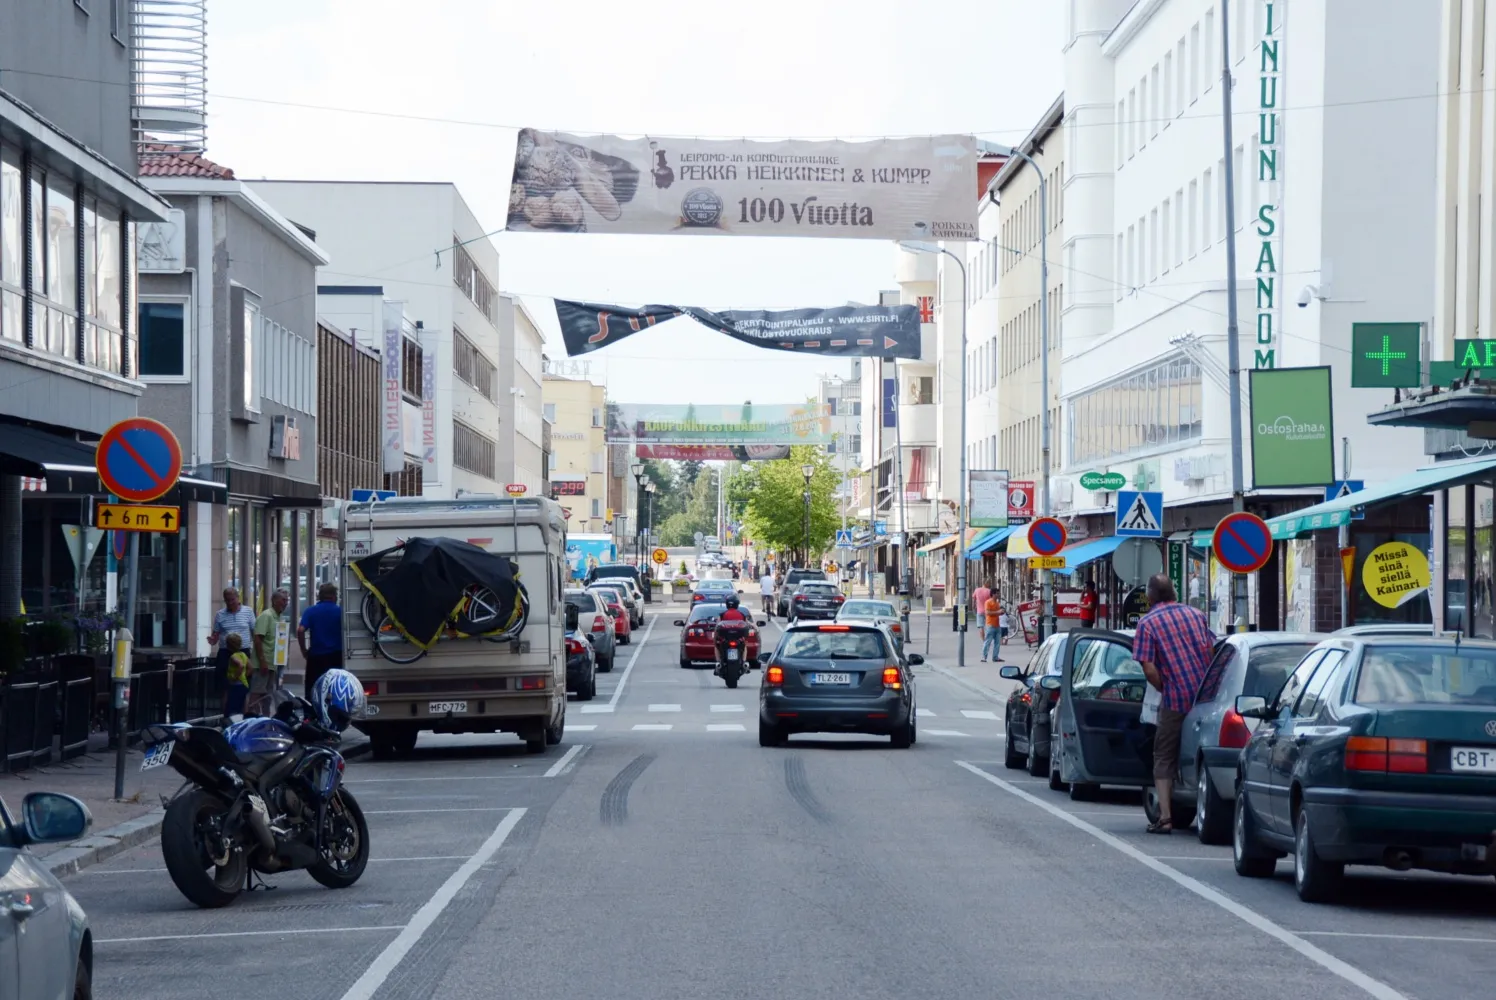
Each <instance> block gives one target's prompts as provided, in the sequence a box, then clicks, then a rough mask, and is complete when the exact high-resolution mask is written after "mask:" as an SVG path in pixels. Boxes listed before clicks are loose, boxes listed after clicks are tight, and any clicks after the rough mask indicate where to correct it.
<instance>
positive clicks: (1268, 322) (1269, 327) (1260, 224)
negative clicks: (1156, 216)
mask: <svg viewBox="0 0 1496 1000" xmlns="http://www.w3.org/2000/svg"><path fill="white" fill-rule="evenodd" d="M1241 2H1243V3H1244V2H1246V0H1241ZM1262 7H1263V10H1262V14H1263V20H1262V34H1261V36H1260V37H1259V38H1258V43H1257V95H1256V97H1257V190H1258V192H1259V200H1258V203H1257V216H1256V219H1255V220H1254V222H1255V225H1254V228H1253V232H1254V233H1255V234H1256V236H1257V240H1258V247H1257V265H1256V267H1255V268H1254V271H1255V277H1256V279H1257V280H1256V282H1255V284H1256V289H1257V297H1256V303H1255V305H1256V317H1257V326H1256V330H1257V337H1256V349H1255V351H1254V353H1253V356H1252V367H1253V368H1276V367H1277V363H1278V362H1277V348H1278V345H1277V341H1278V332H1279V327H1281V325H1282V323H1283V308H1282V307H1283V303H1282V291H1283V289H1282V282H1281V281H1279V276H1280V270H1279V262H1280V261H1282V259H1283V237H1282V235H1281V230H1282V228H1283V220H1282V218H1281V217H1280V215H1279V212H1278V209H1279V207H1280V206H1281V204H1282V193H1283V182H1282V180H1281V173H1280V171H1281V168H1282V155H1283V124H1284V122H1283V115H1282V113H1281V112H1282V110H1283V75H1282V68H1283V44H1282V43H1283V3H1282V0H1266V2H1265V3H1264V4H1263V5H1262ZM1237 183H1241V174H1240V172H1238V174H1237ZM1227 197H1231V195H1230V194H1229V193H1228V194H1227ZM1238 204H1239V203H1238Z"/></svg>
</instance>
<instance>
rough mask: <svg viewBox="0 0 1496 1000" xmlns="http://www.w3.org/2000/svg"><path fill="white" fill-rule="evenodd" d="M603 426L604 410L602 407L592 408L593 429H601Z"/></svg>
mask: <svg viewBox="0 0 1496 1000" xmlns="http://www.w3.org/2000/svg"><path fill="white" fill-rule="evenodd" d="M602 425H603V410H602V407H600V406H594V407H593V408H592V426H593V427H601V426H602Z"/></svg>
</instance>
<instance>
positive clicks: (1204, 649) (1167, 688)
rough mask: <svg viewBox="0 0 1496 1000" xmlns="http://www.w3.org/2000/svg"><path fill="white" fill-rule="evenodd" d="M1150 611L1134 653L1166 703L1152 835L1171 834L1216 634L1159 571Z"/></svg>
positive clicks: (1156, 749) (1156, 747) (1157, 747)
mask: <svg viewBox="0 0 1496 1000" xmlns="http://www.w3.org/2000/svg"><path fill="white" fill-rule="evenodd" d="M1148 606H1149V609H1150V610H1149V611H1148V613H1147V614H1146V615H1144V616H1143V617H1142V619H1141V620H1140V621H1139V622H1138V632H1137V638H1136V639H1135V640H1134V641H1133V645H1132V655H1133V658H1134V659H1136V660H1137V661H1138V662H1139V663H1141V664H1142V665H1143V674H1144V676H1146V677H1147V678H1148V683H1149V684H1151V685H1152V686H1153V687H1154V688H1156V689H1158V691H1159V693H1160V694H1161V695H1162V699H1161V701H1160V704H1159V708H1158V732H1157V734H1156V735H1155V736H1154V741H1153V784H1154V786H1155V787H1156V788H1157V789H1158V821H1157V822H1156V823H1152V824H1150V825H1149V827H1148V832H1149V833H1173V832H1174V816H1173V807H1172V804H1171V802H1170V799H1171V798H1172V795H1173V787H1174V777H1175V775H1177V774H1178V773H1179V736H1180V730H1181V728H1182V727H1183V725H1184V717H1185V715H1186V714H1188V712H1189V710H1190V702H1191V701H1192V700H1193V699H1194V696H1195V692H1196V691H1197V690H1199V688H1200V683H1201V682H1202V681H1203V680H1204V679H1205V671H1206V669H1207V668H1208V667H1209V666H1210V657H1211V654H1212V653H1213V652H1214V650H1215V636H1214V635H1212V634H1211V631H1210V624H1209V622H1207V620H1206V618H1205V615H1204V613H1202V612H1201V611H1200V610H1199V609H1198V608H1192V607H1190V606H1189V605H1188V604H1180V603H1179V597H1178V595H1177V594H1175V592H1174V583H1173V581H1171V580H1170V579H1169V577H1168V575H1167V574H1164V573H1160V574H1158V575H1157V576H1155V577H1153V578H1152V579H1150V580H1149V581H1148Z"/></svg>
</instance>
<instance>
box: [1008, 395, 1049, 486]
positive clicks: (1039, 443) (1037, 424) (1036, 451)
mask: <svg viewBox="0 0 1496 1000" xmlns="http://www.w3.org/2000/svg"><path fill="white" fill-rule="evenodd" d="M1059 423H1060V408H1059V407H1058V406H1056V407H1055V408H1054V409H1052V410H1050V411H1049V426H1050V431H1051V433H1053V432H1054V429H1055V428H1056V427H1058V426H1059ZM1043 431H1044V428H1043V426H1042V421H1041V420H1040V419H1039V414H1035V415H1033V416H1032V417H1027V418H1025V419H1023V420H1019V421H1016V422H1015V423H1012V424H1010V425H1009V426H1007V427H1004V428H1003V429H1002V431H1001V433H1000V434H999V435H998V446H999V451H998V459H999V462H1000V466H999V467H1005V468H1007V469H1008V471H1009V472H1010V473H1011V474H1012V475H1014V476H1017V477H1019V478H1033V477H1035V476H1037V475H1038V473H1039V466H1040V465H1041V464H1042V461H1043V457H1044V455H1043ZM1050 447H1051V449H1053V448H1054V446H1053V443H1052V442H1051V445H1050ZM1057 457H1058V456H1057V454H1056V453H1055V452H1054V451H1053V450H1052V451H1051V454H1050V464H1051V465H1053V464H1055V459H1056V458H1057Z"/></svg>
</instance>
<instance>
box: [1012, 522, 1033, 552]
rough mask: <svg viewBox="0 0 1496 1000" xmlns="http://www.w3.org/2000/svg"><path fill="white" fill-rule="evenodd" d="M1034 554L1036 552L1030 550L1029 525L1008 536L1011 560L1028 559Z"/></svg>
mask: <svg viewBox="0 0 1496 1000" xmlns="http://www.w3.org/2000/svg"><path fill="white" fill-rule="evenodd" d="M1033 554H1034V550H1033V549H1031V548H1029V543H1028V525H1023V526H1022V527H1021V528H1019V529H1018V530H1017V531H1015V532H1013V533H1012V534H1011V535H1009V536H1008V558H1009V559H1027V558H1028V557H1029V556H1031V555H1033Z"/></svg>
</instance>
